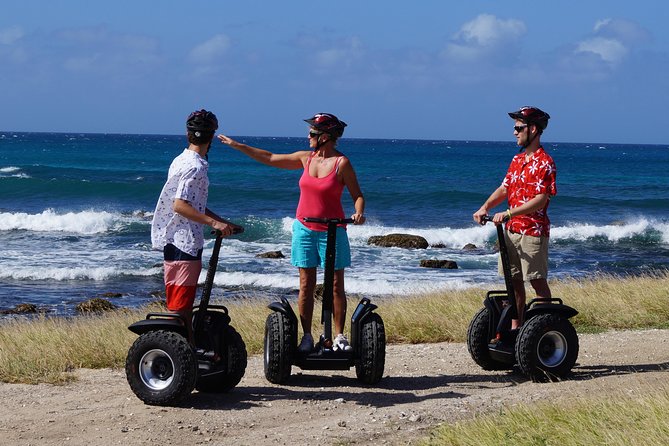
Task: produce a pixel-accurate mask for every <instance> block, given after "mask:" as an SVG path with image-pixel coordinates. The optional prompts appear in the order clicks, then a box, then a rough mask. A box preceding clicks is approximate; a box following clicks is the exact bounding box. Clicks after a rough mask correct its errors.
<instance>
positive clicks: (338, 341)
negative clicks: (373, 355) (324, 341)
mask: <svg viewBox="0 0 669 446" xmlns="http://www.w3.org/2000/svg"><path fill="white" fill-rule="evenodd" d="M352 348H353V347H351V346H350V345H349V343H348V339H346V336H344V335H343V334H341V333H339V334H338V335H337V337H336V338H334V342H333V343H332V350H341V351H343V352H347V351H349V350H351V349H352Z"/></svg>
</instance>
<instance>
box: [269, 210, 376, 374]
mask: <svg viewBox="0 0 669 446" xmlns="http://www.w3.org/2000/svg"><path fill="white" fill-rule="evenodd" d="M304 221H306V222H314V223H324V224H327V225H328V231H327V246H326V252H325V272H324V278H323V302H322V312H321V324H323V334H322V335H321V336H320V339H319V341H318V343H316V345H315V346H314V350H313V351H311V352H308V353H303V352H300V351H298V349H297V329H298V319H297V316H296V315H295V313H294V312H293V309H292V308H291V306H290V304H289V303H288V300H287V299H286V298H281V301H280V302H272V303H271V304H270V305H269V309H270V310H273V311H272V313H270V314H269V316H268V317H267V321H266V322H265V340H264V368H265V377H266V378H267V380H268V381H269V382H271V383H275V384H281V383H284V382H285V381H286V380H287V379H288V378H289V377H290V374H291V368H292V366H293V365H296V366H297V367H299V368H301V369H302V370H349V369H350V368H351V367H353V366H355V372H356V376H357V377H358V379H359V380H360V381H362V382H363V383H365V384H375V383H377V382H379V381H380V380H381V378H382V376H383V368H384V366H385V359H386V333H385V328H384V325H383V320H382V319H381V316H379V315H378V314H377V313H375V312H374V310H375V309H376V308H377V306H376V305H374V304H372V303H371V302H370V300H369V299H367V298H363V299H361V300H360V303H358V305H357V307H356V309H355V311H353V314H352V316H351V340H350V342H351V347H352V348H351V349H350V350H348V351H343V350H341V349H340V350H334V349H333V348H332V345H333V343H332V301H333V286H334V275H335V254H336V237H337V225H339V224H343V223H353V220H352V219H350V218H305V219H304Z"/></svg>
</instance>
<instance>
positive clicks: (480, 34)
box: [455, 14, 526, 46]
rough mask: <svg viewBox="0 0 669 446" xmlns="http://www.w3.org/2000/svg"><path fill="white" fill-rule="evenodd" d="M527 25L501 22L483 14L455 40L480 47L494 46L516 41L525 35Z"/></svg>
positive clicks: (511, 21) (516, 22) (458, 34)
mask: <svg viewBox="0 0 669 446" xmlns="http://www.w3.org/2000/svg"><path fill="white" fill-rule="evenodd" d="M525 31H526V28H525V24H524V23H523V22H521V21H520V20H514V19H509V20H501V19H498V18H497V17H495V16H494V15H490V14H481V15H479V16H478V17H476V18H475V19H474V20H472V21H471V22H467V23H465V24H464V25H462V27H461V28H460V31H459V32H458V33H457V34H456V35H455V38H456V39H458V40H462V41H463V42H466V43H470V44H473V45H478V46H493V45H496V44H497V43H500V42H503V41H507V40H514V39H516V38H518V37H520V36H522V35H523V34H525Z"/></svg>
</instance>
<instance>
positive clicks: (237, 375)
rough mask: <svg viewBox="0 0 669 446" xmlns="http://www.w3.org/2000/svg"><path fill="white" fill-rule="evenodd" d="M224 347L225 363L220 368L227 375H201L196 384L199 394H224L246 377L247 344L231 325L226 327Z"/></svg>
mask: <svg viewBox="0 0 669 446" xmlns="http://www.w3.org/2000/svg"><path fill="white" fill-rule="evenodd" d="M221 338H222V339H223V344H224V345H223V347H224V348H225V352H226V353H225V357H224V360H225V363H223V364H220V365H219V366H218V368H221V369H223V370H225V371H226V373H216V374H213V375H200V376H199V377H198V379H197V383H196V384H195V388H196V389H197V390H198V391H199V392H209V393H223V392H229V391H230V390H232V389H233V388H234V387H235V386H236V385H237V384H239V381H241V380H242V378H243V377H244V373H245V372H246V363H247V353H246V344H244V340H243V339H242V337H241V336H240V334H239V333H237V331H236V330H235V329H234V328H233V327H231V326H230V325H227V326H225V334H224V336H222V337H221Z"/></svg>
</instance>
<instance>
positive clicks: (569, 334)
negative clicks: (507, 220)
mask: <svg viewBox="0 0 669 446" xmlns="http://www.w3.org/2000/svg"><path fill="white" fill-rule="evenodd" d="M489 221H492V217H490V216H485V217H483V224H485V223H486V222H489ZM497 238H498V240H499V253H500V256H501V260H502V268H503V271H504V282H505V284H506V290H501V291H488V293H487V294H486V297H485V299H484V301H483V305H484V307H483V308H482V309H481V310H480V311H479V312H478V313H477V314H476V315H475V316H474V318H473V319H472V321H471V322H470V324H469V328H468V330H467V349H468V350H469V353H470V354H471V356H472V359H474V362H476V363H477V364H478V365H479V366H481V367H482V368H483V369H484V370H510V369H513V367H514V365H516V364H517V365H518V367H519V368H520V371H521V372H522V373H523V374H524V375H526V376H528V377H529V378H530V379H531V380H532V381H535V382H547V381H558V380H560V379H562V378H564V377H565V376H567V375H568V374H569V373H570V371H571V369H572V367H573V366H574V364H575V363H576V358H577V357H578V335H577V334H576V330H575V329H574V326H573V325H572V324H571V322H570V321H569V319H570V318H571V317H573V316H575V315H577V314H578V311H576V310H575V309H574V308H572V307H569V306H567V305H564V304H563V303H562V299H558V298H535V299H532V300H531V301H530V302H529V303H527V304H526V306H525V322H524V323H523V324H522V325H521V327H520V329H514V330H512V329H511V320H512V319H515V318H517V315H518V310H517V308H516V299H515V294H514V288H513V282H512V280H511V266H510V262H509V254H508V251H507V246H506V241H505V239H504V229H503V225H501V224H500V225H497Z"/></svg>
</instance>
